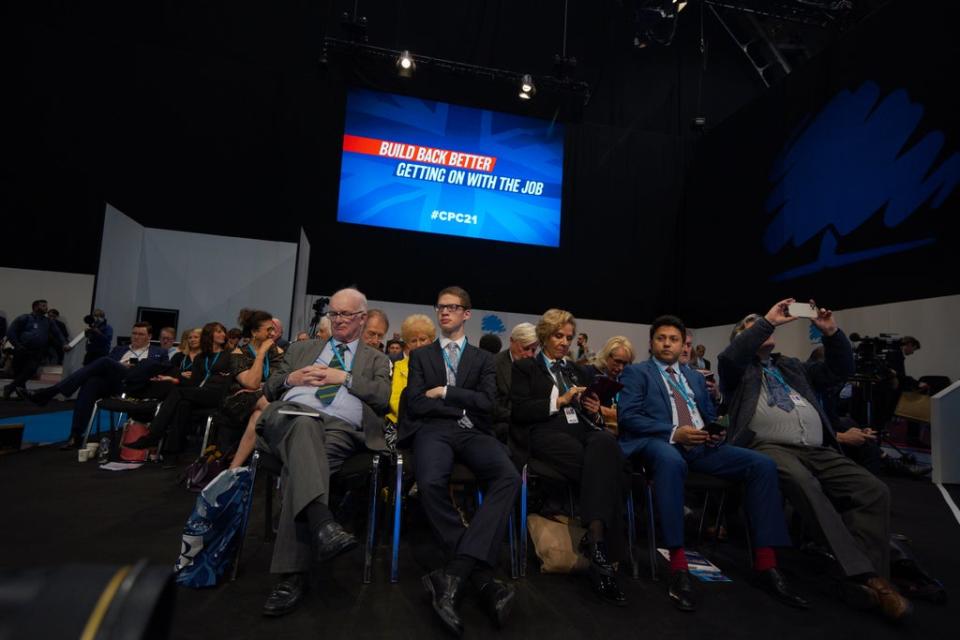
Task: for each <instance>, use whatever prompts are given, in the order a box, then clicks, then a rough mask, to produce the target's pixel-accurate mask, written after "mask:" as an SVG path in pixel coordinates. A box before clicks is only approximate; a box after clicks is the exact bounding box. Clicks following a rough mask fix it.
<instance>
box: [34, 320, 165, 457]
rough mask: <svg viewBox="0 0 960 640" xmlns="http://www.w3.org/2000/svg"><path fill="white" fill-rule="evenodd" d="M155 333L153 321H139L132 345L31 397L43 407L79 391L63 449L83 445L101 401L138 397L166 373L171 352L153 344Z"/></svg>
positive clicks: (113, 352) (115, 349) (132, 335)
mask: <svg viewBox="0 0 960 640" xmlns="http://www.w3.org/2000/svg"><path fill="white" fill-rule="evenodd" d="M151 332H152V327H151V326H150V323H149V322H138V323H136V324H135V325H133V329H131V330H130V344H129V345H124V346H120V345H117V346H116V347H114V348H113V351H111V352H110V354H109V355H106V356H103V357H100V358H97V359H96V360H94V361H93V362H91V363H90V364H88V365H87V366H85V367H82V368H81V369H78V370H77V371H74V372H73V373H71V374H70V375H69V376H67V377H66V378H64V379H63V380H61V381H60V382H58V383H57V384H55V385H52V386H50V387H46V388H45V389H39V390H37V391H34V392H29V393H28V394H27V398H29V399H30V401H32V402H34V403H36V404H38V405H41V406H43V405H45V404H47V403H48V402H50V400H52V399H53V398H54V397H55V396H56V395H57V394H63V396H64V397H65V398H69V397H70V396H72V395H73V394H74V393H75V392H76V391H77V390H78V389H79V391H80V394H79V395H78V396H77V403H76V405H74V407H73V421H72V423H71V426H70V438H69V439H68V440H67V442H66V443H65V444H64V445H63V446H62V447H60V448H61V449H64V450H66V449H76V448H78V447H79V446H80V443H81V442H82V441H83V434H84V432H85V431H86V429H87V425H88V424H89V422H90V416H91V415H93V405H94V404H95V403H96V401H97V400H99V399H101V398H107V397H109V396H114V395H117V394H119V393H122V392H125V393H127V394H129V395H133V396H137V395H138V394H139V392H141V391H142V390H144V389H145V388H146V387H147V386H148V384H149V382H150V378H152V377H153V376H155V375H158V374H160V373H161V372H162V371H163V369H164V367H165V365H166V362H167V352H166V350H164V349H163V348H162V347H159V346H153V345H151V344H150V336H151Z"/></svg>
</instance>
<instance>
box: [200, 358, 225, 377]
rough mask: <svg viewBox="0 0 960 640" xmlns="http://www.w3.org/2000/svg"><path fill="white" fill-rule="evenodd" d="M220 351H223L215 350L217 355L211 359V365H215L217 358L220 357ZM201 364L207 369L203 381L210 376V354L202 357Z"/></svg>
mask: <svg viewBox="0 0 960 640" xmlns="http://www.w3.org/2000/svg"><path fill="white" fill-rule="evenodd" d="M221 353H223V351H217V355H216V357H215V358H214V359H213V366H217V360H219V359H220V354H221ZM203 366H204V368H205V369H206V370H207V375H205V376H203V381H204V382H206V381H207V379H208V378H209V377H210V356H209V355H207V357H205V358H204V359H203Z"/></svg>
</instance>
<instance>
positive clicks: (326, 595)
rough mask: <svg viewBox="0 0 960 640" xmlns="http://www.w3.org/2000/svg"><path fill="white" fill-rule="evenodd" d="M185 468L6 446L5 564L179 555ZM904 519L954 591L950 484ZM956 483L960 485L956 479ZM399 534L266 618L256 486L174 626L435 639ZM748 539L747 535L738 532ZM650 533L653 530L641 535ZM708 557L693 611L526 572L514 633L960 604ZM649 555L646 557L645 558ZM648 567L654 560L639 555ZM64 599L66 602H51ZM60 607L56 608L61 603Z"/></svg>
mask: <svg viewBox="0 0 960 640" xmlns="http://www.w3.org/2000/svg"><path fill="white" fill-rule="evenodd" d="M178 473H179V470H178V469H162V468H160V467H158V466H155V465H148V466H145V467H143V468H141V469H139V470H136V471H130V472H113V473H111V472H107V471H101V470H99V469H98V468H97V467H96V466H95V465H94V464H89V463H88V464H80V463H77V462H76V457H75V454H73V453H71V452H60V451H57V450H55V449H52V448H49V447H38V448H34V449H31V450H28V451H24V452H21V453H17V454H12V455H7V456H3V457H0V487H3V491H4V495H5V497H6V499H5V500H4V501H3V509H2V519H0V570H11V569H12V570H17V569H25V568H32V567H38V566H44V567H48V566H58V565H62V564H65V563H76V562H90V563H108V564H119V563H129V562H132V561H135V560H136V559H138V558H141V557H147V558H149V559H150V560H151V561H152V562H155V563H158V564H165V565H170V566H172V564H173V562H174V561H175V560H176V557H177V553H178V550H179V540H180V533H181V530H182V527H183V524H184V522H185V520H186V518H187V516H188V514H189V513H190V510H191V508H192V505H193V502H194V499H195V494H192V493H189V492H187V491H186V490H185V489H184V488H183V485H182V484H178V483H176V479H177V476H178ZM889 484H890V486H891V489H892V492H893V496H894V512H893V524H894V530H895V531H898V532H901V533H903V534H905V535H906V536H908V537H909V538H910V539H911V541H912V546H913V548H914V550H915V552H916V555H917V556H918V557H919V559H920V560H921V562H922V563H923V564H924V565H925V566H926V567H928V568H929V569H930V570H931V571H932V572H933V573H935V574H936V575H937V577H939V578H940V579H941V580H942V581H943V582H944V584H945V585H946V586H947V588H948V589H950V588H951V586H955V585H956V584H957V583H958V580H957V578H956V576H957V575H958V572H960V554H958V553H957V548H956V547H957V541H958V540H960V535H958V534H960V525H958V524H957V522H956V521H955V520H954V518H953V516H952V515H951V513H950V511H949V509H948V508H947V506H946V504H945V502H944V500H943V497H942V496H941V494H940V492H939V490H938V489H937V488H936V487H935V486H934V485H932V484H930V483H929V482H926V481H916V480H909V479H898V478H892V479H890V480H889ZM954 495H956V492H955V491H954ZM410 515H411V516H412V517H410V518H408V524H409V526H408V528H407V529H406V531H405V534H406V536H405V539H404V543H403V545H402V546H401V551H400V557H401V581H400V583H399V584H396V585H392V584H390V583H389V581H388V579H387V578H388V575H387V563H388V558H389V554H388V548H387V547H386V546H381V547H380V548H379V549H378V553H377V559H376V565H375V573H374V581H373V583H372V584H370V585H362V584H361V582H360V574H359V570H360V560H361V558H360V553H359V552H356V553H354V554H353V555H348V556H345V557H341V558H339V559H337V560H336V561H334V562H333V563H332V564H331V565H329V566H328V568H327V573H326V574H325V575H322V576H320V577H319V578H318V579H317V580H316V581H315V586H314V588H313V590H312V591H311V592H310V593H309V594H308V597H307V600H306V602H305V603H304V605H303V606H302V608H301V609H300V610H298V611H297V612H295V613H293V614H291V615H289V616H287V617H284V618H281V619H266V618H263V617H261V615H260V607H261V606H262V604H263V600H264V599H265V597H266V595H267V594H268V593H269V591H270V588H271V584H272V578H271V576H270V575H269V574H268V572H267V570H268V566H269V560H270V554H271V550H272V546H271V544H269V543H266V542H264V541H263V538H262V531H263V488H262V487H260V486H258V491H257V492H256V500H255V503H254V512H253V515H252V518H251V525H250V531H249V534H248V537H247V544H246V548H245V551H244V557H243V561H242V568H241V573H240V577H239V579H238V580H237V581H236V582H234V583H226V584H224V585H222V586H219V587H217V588H214V589H207V590H201V591H196V590H191V589H179V590H178V593H177V603H176V606H175V614H174V619H173V632H172V636H171V637H173V638H178V639H180V638H185V639H186V638H261V637H268V636H275V637H295V636H301V637H316V636H317V635H320V634H322V635H323V637H326V638H349V639H350V640H357V639H359V638H381V637H390V638H423V637H445V636H444V635H443V632H442V629H441V628H440V627H439V625H438V623H436V622H435V621H434V619H433V613H432V611H431V609H430V607H429V605H428V604H427V603H426V602H425V600H424V597H423V594H422V591H421V587H420V580H419V578H420V575H421V574H422V573H424V572H425V571H426V569H427V568H429V565H430V564H431V563H432V562H435V560H436V558H435V555H434V554H433V553H432V545H431V544H430V543H429V534H428V533H427V532H426V531H425V530H424V528H423V526H422V524H421V523H418V522H417V520H418V518H417V517H416V512H415V511H412V512H411V514H410ZM733 537H734V539H736V537H737V536H735V535H734V536H733ZM643 543H644V541H642V540H641V544H643ZM706 551H707V555H708V556H709V557H711V559H712V560H713V561H714V562H715V564H717V565H719V566H720V567H721V568H722V569H723V570H724V571H725V572H726V573H727V575H729V576H730V577H731V578H733V580H734V582H733V583H732V584H717V583H714V584H707V583H698V585H697V586H698V587H699V594H700V600H701V606H700V608H699V610H698V611H697V612H696V613H695V614H683V613H680V612H677V611H675V610H673V609H672V608H671V607H670V605H669V604H668V602H667V599H666V596H665V593H664V589H665V587H664V585H663V584H662V583H653V582H651V581H650V579H649V577H642V578H641V579H640V580H636V581H635V580H632V579H629V578H624V580H623V583H624V586H625V591H626V592H627V595H628V597H629V606H628V607H625V608H622V609H617V608H614V607H611V606H609V605H606V604H604V603H601V602H598V601H597V600H595V599H594V597H593V595H592V594H591V592H590V591H589V590H588V588H587V587H586V584H585V583H584V581H583V580H582V579H580V578H577V577H573V576H555V575H540V574H538V573H537V572H536V570H535V569H532V570H531V571H530V573H529V575H528V577H527V578H525V579H522V580H519V581H516V582H515V583H514V584H516V585H517V588H518V592H519V601H518V606H517V607H516V609H515V611H514V614H513V616H512V618H511V619H510V621H509V625H508V627H507V629H505V630H503V631H502V632H500V633H499V634H498V636H502V637H511V638H512V637H518V638H519V637H524V638H530V637H538V638H542V639H543V640H546V639H547V638H550V639H554V638H557V639H559V638H578V639H579V638H646V637H650V638H720V637H722V638H755V637H770V636H771V635H772V634H774V633H775V634H777V636H778V640H785V639H787V638H798V639H802V640H812V639H813V638H857V639H858V640H859V639H860V638H863V639H864V640H866V639H867V638H869V639H870V640H875V639H876V640H879V639H883V638H902V637H908V638H937V637H944V636H946V635H948V634H950V635H952V633H954V631H950V630H951V629H954V628H955V627H956V626H957V623H958V615H957V614H958V612H960V606H958V605H957V604H955V603H950V604H947V605H945V606H938V605H933V604H929V603H925V602H918V603H917V615H916V617H915V619H914V620H913V621H912V622H911V623H910V624H908V625H906V626H905V627H900V628H897V627H893V626H891V625H889V624H887V623H885V622H884V621H883V620H882V619H880V618H879V617H878V616H876V615H874V614H870V613H865V612H859V611H854V610H851V609H848V608H847V607H846V606H844V605H843V604H840V603H838V602H836V601H835V600H834V599H833V596H832V595H831V588H830V585H831V582H830V581H829V580H828V579H826V577H825V576H824V575H823V574H821V573H820V572H819V570H818V569H817V568H816V567H817V565H816V563H815V562H813V561H812V560H811V558H810V557H808V556H805V555H803V554H801V553H799V552H795V551H790V552H784V553H783V554H781V565H782V567H783V568H784V569H785V570H786V571H787V572H788V574H789V575H790V576H791V578H792V579H793V583H794V584H795V585H796V586H797V587H798V589H800V590H801V591H802V592H803V593H805V594H807V595H808V596H809V597H810V599H811V600H812V601H813V603H814V606H815V609H814V610H813V611H812V612H801V611H795V610H792V609H787V608H785V607H783V606H781V605H779V604H778V603H776V602H774V601H773V600H771V599H770V598H769V597H767V596H766V595H764V594H763V593H760V592H758V591H757V590H755V589H753V588H752V587H750V586H749V584H748V581H747V578H748V575H749V571H748V569H747V565H746V556H745V553H744V551H743V549H742V547H741V546H739V545H738V544H736V543H724V544H721V545H720V546H719V548H718V549H717V550H716V551H715V552H713V551H711V550H710V549H709V548H708V549H706ZM643 557H644V558H645V555H644V556H643ZM641 568H642V569H643V570H646V569H647V566H646V564H645V563H643V564H642V565H641ZM51 604H52V605H53V604H54V603H51ZM51 611H53V609H51ZM462 611H463V614H464V618H465V622H466V625H467V633H466V637H467V638H471V637H472V638H478V637H482V636H488V635H490V634H493V633H496V631H495V629H494V627H493V625H492V623H491V622H490V621H489V620H488V618H486V617H485V615H484V614H483V613H482V612H481V611H480V610H479V609H478V608H477V607H476V604H475V602H474V601H473V600H470V599H468V600H467V601H466V602H464V603H463V605H462Z"/></svg>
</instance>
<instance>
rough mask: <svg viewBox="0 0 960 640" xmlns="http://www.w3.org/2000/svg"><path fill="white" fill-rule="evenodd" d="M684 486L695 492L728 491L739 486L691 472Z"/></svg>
mask: <svg viewBox="0 0 960 640" xmlns="http://www.w3.org/2000/svg"><path fill="white" fill-rule="evenodd" d="M684 486H685V487H686V488H687V489H692V490H694V491H727V490H728V489H733V488H735V487H736V486H737V484H736V483H735V482H731V481H730V480H724V479H723V478H719V477H717V476H710V475H707V474H705V473H697V472H695V471H689V472H688V473H687V481H686V482H685V483H684Z"/></svg>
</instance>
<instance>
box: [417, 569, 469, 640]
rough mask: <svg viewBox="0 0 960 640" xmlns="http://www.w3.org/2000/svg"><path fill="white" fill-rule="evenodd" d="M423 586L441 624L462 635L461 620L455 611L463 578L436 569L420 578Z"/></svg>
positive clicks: (458, 602)
mask: <svg viewBox="0 0 960 640" xmlns="http://www.w3.org/2000/svg"><path fill="white" fill-rule="evenodd" d="M420 580H421V582H423V588H424V589H426V590H427V593H428V594H430V600H431V604H432V605H433V610H434V611H435V612H436V613H437V615H438V616H439V617H440V621H441V622H443V626H444V627H446V629H447V631H450V632H451V633H453V634H454V635H456V636H458V637H459V636H462V635H463V621H462V620H461V619H460V614H458V613H457V605H458V604H460V600H461V598H462V597H463V578H460V577H459V576H451V575H449V574H447V573H445V572H444V571H443V569H436V570H435V571H431V572H430V573H428V574H427V575H425V576H423V578H421V579H420Z"/></svg>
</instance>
